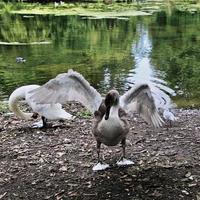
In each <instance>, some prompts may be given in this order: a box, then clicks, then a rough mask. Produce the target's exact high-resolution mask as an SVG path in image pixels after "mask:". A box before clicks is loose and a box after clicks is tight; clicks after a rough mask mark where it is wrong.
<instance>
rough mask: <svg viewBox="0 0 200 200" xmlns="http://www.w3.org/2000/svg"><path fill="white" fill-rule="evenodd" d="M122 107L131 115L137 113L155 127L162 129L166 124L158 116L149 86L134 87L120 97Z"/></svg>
mask: <svg viewBox="0 0 200 200" xmlns="http://www.w3.org/2000/svg"><path fill="white" fill-rule="evenodd" d="M120 104H121V107H122V108H123V109H124V110H125V111H126V112H127V113H129V114H132V113H134V112H137V113H139V114H140V116H141V117H142V118H143V119H144V120H145V121H146V122H148V123H150V124H152V125H153V126H154V127H160V126H162V124H163V123H164V122H163V120H162V118H161V117H160V115H159V114H158V111H157V108H156V105H155V102H154V98H153V96H152V94H151V90H150V88H149V86H148V85H147V84H140V85H137V86H135V87H132V88H131V89H130V90H129V91H127V92H126V93H125V94H124V95H123V96H121V97H120Z"/></svg>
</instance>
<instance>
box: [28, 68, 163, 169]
mask: <svg viewBox="0 0 200 200" xmlns="http://www.w3.org/2000/svg"><path fill="white" fill-rule="evenodd" d="M29 94H30V95H31V96H30V99H31V101H33V102H35V103H37V104H38V103H39V104H47V103H51V104H55V103H61V104H63V103H66V102H68V101H73V100H76V101H78V102H80V103H81V104H82V105H84V106H85V107H86V108H87V109H88V110H89V111H90V112H92V113H93V114H94V125H93V134H94V137H95V139H96V142H97V155H98V164H97V165H96V166H94V167H93V170H94V171H96V170H102V169H105V168H107V167H109V165H107V164H102V162H101V159H100V147H101V144H102V143H103V144H105V145H107V146H115V145H117V144H119V143H121V144H122V150H123V151H122V159H121V160H120V161H119V162H118V165H124V164H133V162H132V161H130V160H127V159H126V158H125V147H126V136H127V134H128V132H129V123H128V121H127V117H128V114H131V115H133V114H134V112H137V113H139V114H140V115H141V116H142V117H143V119H144V120H145V121H147V122H148V123H150V124H152V125H153V126H154V127H160V126H162V124H163V120H162V119H161V117H160V116H159V114H158V111H157V109H156V106H155V103H154V99H153V97H152V94H151V91H150V88H149V86H148V85H147V84H140V85H135V86H134V87H132V88H131V89H130V90H129V91H127V92H125V94H123V95H122V96H120V95H119V93H118V91H117V90H110V91H109V92H108V93H107V95H106V97H105V98H103V97H102V96H101V95H100V93H99V92H97V91H96V89H94V88H93V87H92V86H91V85H90V84H89V82H88V81H87V80H85V78H84V77H83V76H82V75H81V74H79V73H78V72H75V71H73V70H69V71H68V73H63V74H59V75H58V76H56V78H54V79H51V80H49V81H48V82H47V83H46V84H44V85H43V86H41V87H39V88H36V89H34V90H32V91H31V92H29Z"/></svg>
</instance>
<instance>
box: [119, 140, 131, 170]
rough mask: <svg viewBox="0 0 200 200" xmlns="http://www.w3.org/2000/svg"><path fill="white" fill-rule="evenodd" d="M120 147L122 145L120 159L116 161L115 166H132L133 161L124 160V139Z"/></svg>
mask: <svg viewBox="0 0 200 200" xmlns="http://www.w3.org/2000/svg"><path fill="white" fill-rule="evenodd" d="M121 145H122V158H121V159H120V160H119V161H117V165H118V166H123V165H133V164H134V162H133V161H131V160H128V159H126V138H124V139H122V141H121Z"/></svg>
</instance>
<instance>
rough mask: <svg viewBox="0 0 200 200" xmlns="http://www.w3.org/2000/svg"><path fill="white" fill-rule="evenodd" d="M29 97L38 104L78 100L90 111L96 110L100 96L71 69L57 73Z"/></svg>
mask: <svg viewBox="0 0 200 200" xmlns="http://www.w3.org/2000/svg"><path fill="white" fill-rule="evenodd" d="M31 94H32V96H31V97H30V98H31V99H32V100H33V101H34V102H36V103H39V104H52V103H61V104H63V103H66V102H68V101H78V102H80V103H81V104H82V105H84V106H85V107H86V108H87V109H88V110H90V112H92V113H94V112H95V111H96V110H98V108H99V106H100V104H101V102H102V97H101V95H100V94H99V93H98V92H97V91H96V90H95V89H94V88H93V87H92V86H90V84H89V83H88V81H87V80H85V79H84V77H83V76H82V75H81V74H79V73H78V72H75V71H73V70H69V71H68V73H63V74H59V75H58V76H56V78H54V79H51V80H49V81H48V82H47V83H46V84H44V85H43V86H41V87H40V88H38V89H35V90H33V91H31Z"/></svg>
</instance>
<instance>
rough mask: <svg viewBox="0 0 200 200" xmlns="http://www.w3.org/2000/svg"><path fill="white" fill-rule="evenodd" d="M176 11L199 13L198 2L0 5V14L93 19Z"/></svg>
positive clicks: (160, 0) (181, 0)
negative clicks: (48, 15) (66, 16)
mask: <svg viewBox="0 0 200 200" xmlns="http://www.w3.org/2000/svg"><path fill="white" fill-rule="evenodd" d="M174 8H175V9H177V10H178V11H184V12H190V13H196V12H200V1H198V0H193V1H183V0H179V1H164V0H151V1H150V0H148V1H145V2H142V3H137V2H133V3H109V4H105V3H103V2H100V3H64V4H62V5H61V4H58V5H55V4H54V3H51V4H45V5H41V4H39V3H33V4H30V3H3V2H1V3H0V12H1V13H3V12H9V13H15V14H31V15H33V14H53V15H81V16H82V15H83V16H90V17H95V18H109V17H121V16H123V17H124V16H135V15H150V14H152V13H154V12H157V11H160V10H168V11H169V12H170V9H174Z"/></svg>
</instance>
